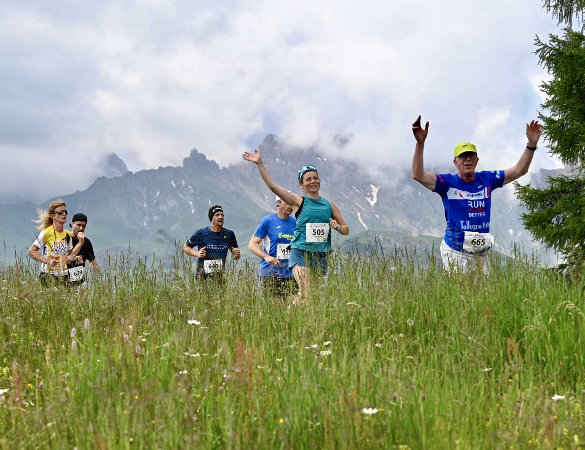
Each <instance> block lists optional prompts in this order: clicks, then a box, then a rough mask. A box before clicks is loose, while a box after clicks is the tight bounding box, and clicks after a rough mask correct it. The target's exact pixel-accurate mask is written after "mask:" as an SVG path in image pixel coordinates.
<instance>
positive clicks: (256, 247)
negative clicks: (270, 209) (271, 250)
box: [248, 235, 282, 267]
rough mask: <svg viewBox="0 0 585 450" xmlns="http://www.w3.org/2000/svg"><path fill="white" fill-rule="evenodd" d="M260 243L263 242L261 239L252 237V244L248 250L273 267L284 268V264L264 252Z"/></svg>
mask: <svg viewBox="0 0 585 450" xmlns="http://www.w3.org/2000/svg"><path fill="white" fill-rule="evenodd" d="M260 242H262V239H261V238H259V237H258V236H256V235H254V236H252V237H251V238H250V243H249V244H248V250H250V251H251V252H252V253H254V254H255V255H256V256H258V257H259V258H262V259H263V260H264V261H266V262H267V263H268V264H270V265H271V266H278V267H282V263H281V262H280V261H279V260H278V259H276V258H275V257H274V256H270V255H269V254H268V253H266V252H265V251H264V250H262V247H260Z"/></svg>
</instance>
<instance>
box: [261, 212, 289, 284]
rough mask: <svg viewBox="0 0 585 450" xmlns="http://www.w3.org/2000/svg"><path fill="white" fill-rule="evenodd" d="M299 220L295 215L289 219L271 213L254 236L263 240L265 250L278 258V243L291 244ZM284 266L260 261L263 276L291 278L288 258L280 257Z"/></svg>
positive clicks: (262, 221) (263, 220)
mask: <svg viewBox="0 0 585 450" xmlns="http://www.w3.org/2000/svg"><path fill="white" fill-rule="evenodd" d="M296 224H297V221H296V220H295V218H294V217H292V216H289V218H288V219H287V220H285V219H281V218H280V217H278V215H277V214H276V213H275V214H270V215H269V216H266V217H264V218H263V219H262V220H261V221H260V223H259V224H258V228H256V231H255V232H254V236H257V237H259V238H260V239H262V240H263V244H264V251H265V252H266V253H268V254H269V255H270V256H272V257H274V258H276V257H277V250H278V245H279V244H280V245H283V244H284V245H286V246H288V245H290V241H291V240H292V238H293V237H294V234H295V226H296ZM279 260H280V262H282V263H283V267H275V266H271V265H270V264H268V263H267V262H266V261H264V260H262V262H261V263H260V276H261V277H276V278H291V277H292V276H293V273H292V270H290V269H289V268H288V258H287V259H279Z"/></svg>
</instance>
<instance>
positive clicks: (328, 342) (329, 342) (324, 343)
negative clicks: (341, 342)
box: [323, 341, 333, 347]
mask: <svg viewBox="0 0 585 450" xmlns="http://www.w3.org/2000/svg"><path fill="white" fill-rule="evenodd" d="M331 344H333V342H331V341H327V342H323V345H324V346H325V347H327V346H328V345H331Z"/></svg>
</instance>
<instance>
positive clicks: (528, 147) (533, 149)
mask: <svg viewBox="0 0 585 450" xmlns="http://www.w3.org/2000/svg"><path fill="white" fill-rule="evenodd" d="M526 148H527V149H528V150H530V151H531V152H534V151H536V149H537V147H536V145H535V146H534V147H531V146H530V145H528V144H526Z"/></svg>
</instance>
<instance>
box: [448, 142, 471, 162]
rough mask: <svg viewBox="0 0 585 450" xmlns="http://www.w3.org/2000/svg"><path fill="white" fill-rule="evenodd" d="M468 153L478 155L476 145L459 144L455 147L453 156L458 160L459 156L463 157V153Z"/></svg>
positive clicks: (468, 143)
mask: <svg viewBox="0 0 585 450" xmlns="http://www.w3.org/2000/svg"><path fill="white" fill-rule="evenodd" d="M466 152H473V153H477V148H475V145H473V144H472V143H471V142H462V143H461V144H457V145H456V146H455V152H454V153H453V155H454V156H455V158H457V157H458V156H459V155H461V153H466Z"/></svg>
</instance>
